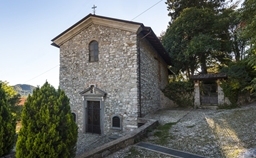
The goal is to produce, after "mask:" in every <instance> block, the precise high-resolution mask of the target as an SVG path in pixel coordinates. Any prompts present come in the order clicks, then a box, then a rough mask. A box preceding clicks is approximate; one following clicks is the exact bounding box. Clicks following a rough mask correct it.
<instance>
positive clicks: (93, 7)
mask: <svg viewBox="0 0 256 158" xmlns="http://www.w3.org/2000/svg"><path fill="white" fill-rule="evenodd" d="M96 8H97V6H95V5H93V6H92V9H93V14H94V15H95V9H96Z"/></svg>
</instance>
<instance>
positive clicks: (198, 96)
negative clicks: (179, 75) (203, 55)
mask: <svg viewBox="0 0 256 158" xmlns="http://www.w3.org/2000/svg"><path fill="white" fill-rule="evenodd" d="M190 79H191V80H193V81H194V105H195V108H197V107H200V106H202V105H223V104H225V103H229V101H228V98H225V96H224V93H223V90H222V88H221V86H220V83H221V81H222V80H224V79H227V75H226V74H224V73H216V74H200V75H194V76H191V77H190Z"/></svg>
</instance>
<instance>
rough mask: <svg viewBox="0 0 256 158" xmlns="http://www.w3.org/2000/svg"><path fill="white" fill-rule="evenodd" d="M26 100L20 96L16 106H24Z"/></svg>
mask: <svg viewBox="0 0 256 158" xmlns="http://www.w3.org/2000/svg"><path fill="white" fill-rule="evenodd" d="M26 100H27V98H20V102H19V104H18V106H24V104H25V102H26Z"/></svg>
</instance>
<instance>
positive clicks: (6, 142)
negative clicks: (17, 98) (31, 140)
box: [0, 82, 15, 156]
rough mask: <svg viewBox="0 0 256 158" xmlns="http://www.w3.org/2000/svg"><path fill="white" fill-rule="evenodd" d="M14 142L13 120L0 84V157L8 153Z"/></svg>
mask: <svg viewBox="0 0 256 158" xmlns="http://www.w3.org/2000/svg"><path fill="white" fill-rule="evenodd" d="M14 140H15V120H14V119H13V117H12V114H11V111H10V108H9V105H8V101H7V99H6V92H5V91H4V89H3V85H2V83H1V82H0V156H3V155H6V154H8V153H10V151H11V149H12V148H13V145H14Z"/></svg>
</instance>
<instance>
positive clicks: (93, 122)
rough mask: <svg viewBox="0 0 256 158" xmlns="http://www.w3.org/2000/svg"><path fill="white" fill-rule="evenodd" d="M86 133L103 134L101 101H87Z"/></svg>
mask: <svg viewBox="0 0 256 158" xmlns="http://www.w3.org/2000/svg"><path fill="white" fill-rule="evenodd" d="M86 119H87V128H86V132H89V133H96V134H101V129H100V101H87V118H86Z"/></svg>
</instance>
